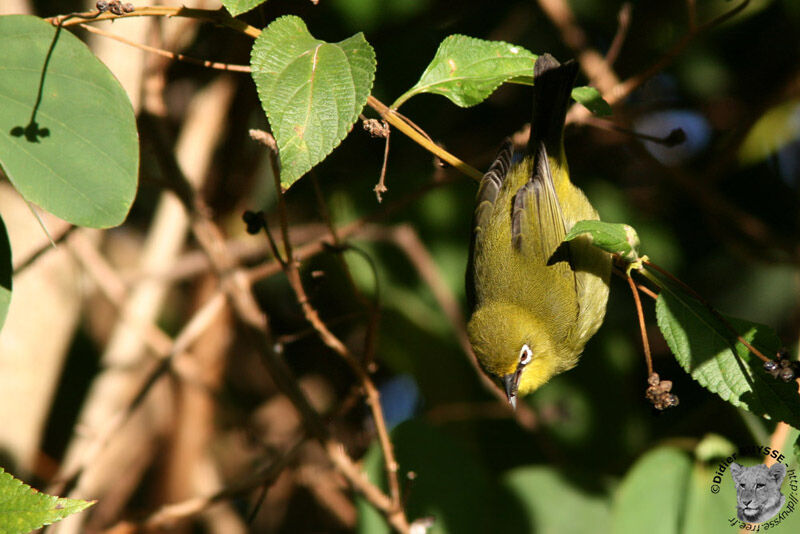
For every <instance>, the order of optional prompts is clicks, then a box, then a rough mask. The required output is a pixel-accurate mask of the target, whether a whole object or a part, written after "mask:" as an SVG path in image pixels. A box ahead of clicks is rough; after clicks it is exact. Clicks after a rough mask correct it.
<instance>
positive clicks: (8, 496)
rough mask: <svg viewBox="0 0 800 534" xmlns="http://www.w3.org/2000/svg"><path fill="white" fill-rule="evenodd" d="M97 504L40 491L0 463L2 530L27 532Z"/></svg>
mask: <svg viewBox="0 0 800 534" xmlns="http://www.w3.org/2000/svg"><path fill="white" fill-rule="evenodd" d="M92 504H94V503H93V502H89V501H82V500H79V499H63V498H58V497H54V496H52V495H48V494H46V493H40V492H38V491H36V490H35V489H33V488H31V487H30V486H28V485H27V484H25V483H23V482H22V481H21V480H17V479H16V478H14V477H12V476H11V475H9V474H8V473H6V472H4V471H3V468H2V467H0V532H2V533H3V534H24V533H27V532H30V531H32V530H35V529H37V528H39V527H41V526H43V525H49V524H51V523H55V522H56V521H61V520H62V519H64V518H65V517H68V516H70V515H72V514H74V513H77V512H80V511H81V510H84V509H86V508H88V507H89V506H91V505H92Z"/></svg>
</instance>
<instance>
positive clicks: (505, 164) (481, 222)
mask: <svg viewBox="0 0 800 534" xmlns="http://www.w3.org/2000/svg"><path fill="white" fill-rule="evenodd" d="M513 155H514V146H513V145H512V144H511V140H510V139H506V140H505V141H504V142H503V145H502V146H501V147H500V150H499V151H498V153H497V157H495V159H494V162H493V163H492V166H491V167H489V170H488V171H486V174H484V175H483V178H481V185H480V187H479V188H478V194H477V196H476V200H475V204H476V206H475V213H474V215H473V219H472V239H471V240H470V244H469V264H468V265H467V302H468V304H469V307H470V308H473V307H474V304H475V283H474V277H475V265H474V262H475V250H479V249H480V247H481V245H482V239H483V234H484V231H485V230H486V228H487V227H488V225H489V217H490V216H491V213H492V206H493V205H494V203H495V201H496V200H497V196H498V195H499V193H500V188H501V187H502V185H503V182H504V181H505V179H506V176H507V175H508V170H509V169H510V168H511V158H512V157H513Z"/></svg>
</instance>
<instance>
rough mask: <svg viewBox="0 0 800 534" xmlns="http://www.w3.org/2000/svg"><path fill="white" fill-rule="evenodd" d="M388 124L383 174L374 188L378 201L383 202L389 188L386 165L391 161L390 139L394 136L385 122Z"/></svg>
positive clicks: (382, 166) (384, 147) (382, 167)
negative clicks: (387, 185)
mask: <svg viewBox="0 0 800 534" xmlns="http://www.w3.org/2000/svg"><path fill="white" fill-rule="evenodd" d="M384 125H386V142H385V143H384V146H383V164H382V165H381V176H380V178H379V179H378V183H377V185H376V186H375V188H374V189H373V190H374V191H375V196H376V197H377V198H378V202H383V197H382V196H381V195H383V194H384V193H385V192H386V191H388V190H389V188H387V187H386V165H387V164H388V163H389V139H390V138H391V136H392V130H391V129H390V128H389V125H388V124H386V122H384Z"/></svg>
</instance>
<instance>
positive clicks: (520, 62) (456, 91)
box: [392, 35, 537, 109]
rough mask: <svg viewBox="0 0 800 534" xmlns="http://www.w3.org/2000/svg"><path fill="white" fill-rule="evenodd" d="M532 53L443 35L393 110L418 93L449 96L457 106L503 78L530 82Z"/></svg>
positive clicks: (475, 98) (474, 100)
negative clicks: (416, 80)
mask: <svg viewBox="0 0 800 534" xmlns="http://www.w3.org/2000/svg"><path fill="white" fill-rule="evenodd" d="M536 57H537V56H536V55H535V54H533V53H531V52H529V51H528V50H525V49H524V48H522V47H521V46H516V45H512V44H509V43H504V42H502V41H484V40H483V39H476V38H474V37H467V36H466V35H451V36H449V37H446V38H445V39H444V40H443V41H442V42H441V44H440V45H439V49H438V50H437V51H436V54H435V55H434V56H433V60H431V62H430V64H429V65H428V67H427V68H426V69H425V72H423V73H422V76H421V77H420V79H419V81H418V82H417V83H416V84H415V85H414V87H412V88H411V89H409V90H408V91H406V92H405V93H404V94H403V95H402V96H401V97H400V98H398V99H397V100H395V102H394V104H392V108H395V109H397V108H398V107H400V105H402V104H403V102H405V101H406V100H408V99H409V98H411V97H412V96H414V95H418V94H421V93H433V94H437V95H442V96H444V97H447V98H449V99H450V100H451V101H452V102H453V103H455V104H456V105H458V106H461V107H469V106H474V105H475V104H479V103H481V102H483V101H484V100H485V99H486V98H487V97H488V96H489V95H491V94H492V92H493V91H494V90H495V89H497V88H498V87H499V86H500V84H502V83H503V82H506V81H514V82H517V83H529V84H530V83H531V82H532V81H533V77H532V75H533V65H534V63H535V62H536Z"/></svg>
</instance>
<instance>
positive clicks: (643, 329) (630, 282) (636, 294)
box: [626, 274, 653, 376]
mask: <svg viewBox="0 0 800 534" xmlns="http://www.w3.org/2000/svg"><path fill="white" fill-rule="evenodd" d="M626 279H627V281H628V285H629V286H630V288H631V293H633V301H634V302H635V303H636V315H637V316H638V317H639V332H640V333H641V334H642V348H643V349H644V359H645V361H646V362H647V376H650V375H652V374H653V358H652V356H651V355H650V342H649V341H648V339H647V327H646V325H645V322H644V312H643V311H642V301H641V299H639V291H638V289H637V288H636V282H634V281H633V278H632V277H631V275H630V274H628V275H627V276H626Z"/></svg>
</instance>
